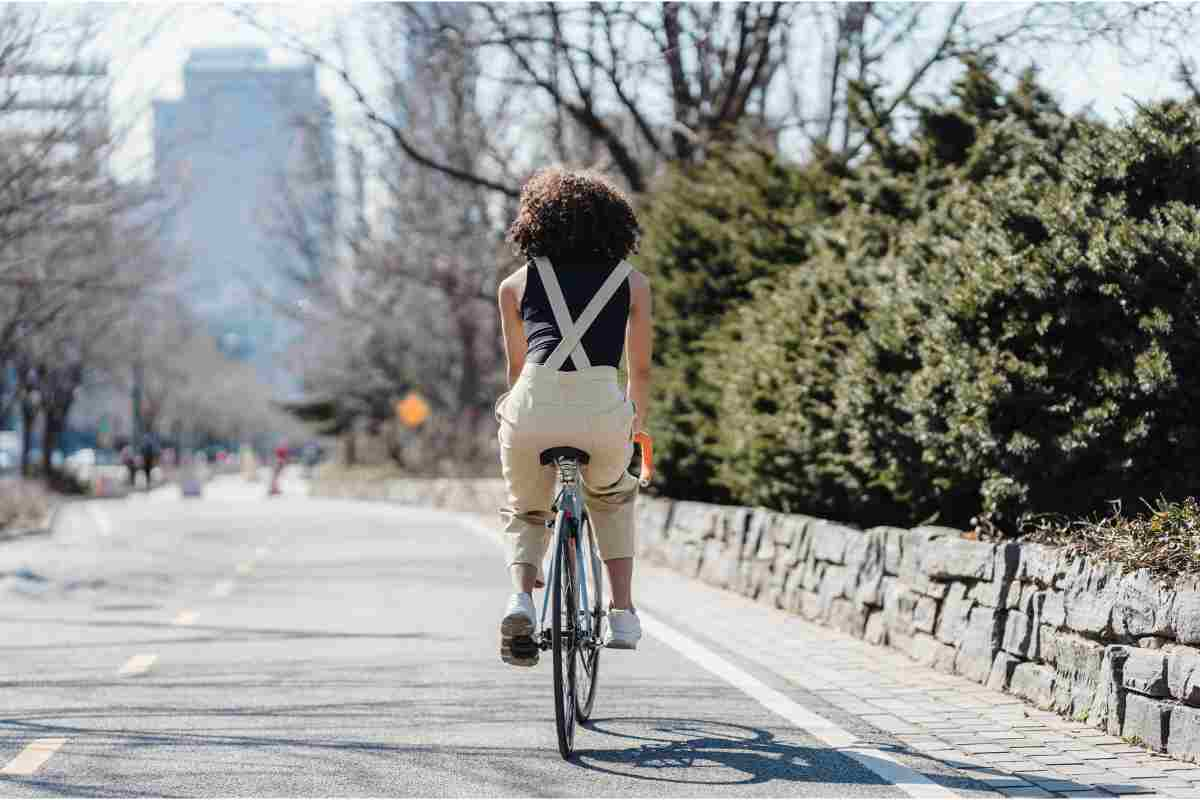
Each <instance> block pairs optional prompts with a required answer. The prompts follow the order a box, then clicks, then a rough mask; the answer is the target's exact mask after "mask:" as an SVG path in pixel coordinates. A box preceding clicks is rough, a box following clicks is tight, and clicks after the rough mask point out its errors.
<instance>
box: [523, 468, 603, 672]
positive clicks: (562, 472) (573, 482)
mask: <svg viewBox="0 0 1200 800" xmlns="http://www.w3.org/2000/svg"><path fill="white" fill-rule="evenodd" d="M556 465H557V466H558V473H559V474H558V477H559V483H560V489H559V492H558V496H557V497H556V498H555V501H554V506H553V510H554V511H555V518H556V519H558V518H559V516H558V512H562V517H561V518H562V520H563V521H564V522H565V523H566V524H567V525H569V526H570V530H559V529H556V530H555V531H554V538H553V541H552V546H553V547H554V549H553V550H552V551H551V552H552V554H553V555H552V557H551V561H550V572H549V574H547V576H546V587H547V594H546V595H544V596H543V598H542V613H541V615H540V619H539V622H538V631H539V639H538V647H539V649H541V650H548V649H550V647H551V646H552V642H551V640H550V636H549V635H547V630H548V628H547V627H546V612H547V610H548V609H549V607H550V602H549V597H548V591H549V588H550V587H552V586H555V585H556V582H555V578H556V577H557V576H558V574H559V571H560V570H561V569H562V568H563V564H562V557H563V552H564V548H563V546H562V537H564V536H566V537H568V538H569V540H570V543H571V544H573V547H572V548H571V549H572V553H571V557H572V559H573V561H574V568H575V569H574V572H575V585H576V587H577V590H578V594H579V597H578V603H577V604H576V608H577V614H578V616H579V619H576V620H573V621H572V623H573V627H574V630H575V636H576V639H577V641H578V642H579V643H580V644H582V645H584V646H587V647H603V642H602V641H601V621H600V620H599V619H596V620H593V619H592V604H591V603H589V602H588V600H589V596H591V595H594V596H595V598H596V604H597V605H599V607H600V608H601V609H603V602H604V584H603V578H602V577H601V574H600V571H601V567H600V564H601V561H600V554H599V550H598V547H597V545H596V537H595V531H594V529H593V528H592V523H591V517H590V515H589V514H588V510H587V505H586V504H585V503H584V502H583V497H582V494H581V493H580V491H579V464H578V462H576V461H575V460H573V459H568V458H562V459H559V460H558V461H557V462H556ZM585 521H586V522H587V523H588V531H589V532H588V537H587V539H588V552H587V553H585V552H584V545H583V536H581V535H580V534H581V532H582V530H583V523H584V522H585ZM548 524H552V523H548ZM585 557H590V558H591V560H592V569H591V573H592V581H594V582H595V585H594V586H589V579H588V572H589V570H588V569H587V567H586V562H585V561H584V559H585ZM589 590H590V593H589ZM601 613H603V611H601Z"/></svg>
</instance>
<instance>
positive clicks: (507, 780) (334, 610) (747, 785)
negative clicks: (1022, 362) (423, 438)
mask: <svg viewBox="0 0 1200 800" xmlns="http://www.w3.org/2000/svg"><path fill="white" fill-rule="evenodd" d="M288 488H289V493H286V494H285V496H284V497H281V498H273V499H267V498H264V497H263V496H262V494H263V487H262V486H260V485H251V484H244V483H241V482H240V481H238V480H237V479H232V478H226V479H221V480H219V481H217V482H216V483H214V484H213V485H212V486H211V487H210V489H209V491H208V492H207V494H206V497H205V498H204V499H201V500H194V499H193V500H182V499H179V498H178V493H177V492H176V491H175V490H172V489H165V490H159V491H158V492H155V493H153V494H152V495H149V496H138V497H134V498H132V499H129V500H121V501H95V502H90V503H86V504H77V505H74V506H71V507H70V508H69V509H68V510H66V511H64V512H63V513H62V514H60V516H59V519H58V521H57V524H56V529H55V531H54V534H53V535H52V536H50V537H41V538H35V539H27V540H23V541H20V542H14V543H9V544H6V545H0V767H4V765H6V764H7V765H8V767H6V768H4V769H0V796H4V797H10V796H11V797H26V796H37V797H46V796H62V795H71V796H132V795H153V796H167V797H169V796H269V797H270V796H464V795H465V796H571V797H580V796H589V797H592V796H598V797H616V796H634V797H650V796H653V797H660V796H693V797H694V796H713V795H716V796H738V797H741V796H772V797H781V796H843V797H844V796H872V797H902V796H906V794H913V795H918V796H919V795H922V794H925V795H929V796H947V795H949V794H950V792H949V791H948V790H947V789H945V788H944V785H948V786H951V787H953V788H954V789H955V791H957V792H958V793H960V794H964V795H965V794H971V793H973V792H971V791H970V789H971V788H973V787H970V785H969V782H966V783H964V782H963V781H956V780H955V778H954V776H946V777H945V778H940V777H938V776H936V775H935V776H934V778H935V779H936V780H938V781H939V782H938V783H929V782H928V781H925V783H922V782H921V781H924V780H925V779H923V778H921V776H919V775H917V774H916V773H915V772H913V771H912V770H911V769H909V767H910V766H914V765H912V764H908V765H906V763H905V762H901V761H896V760H891V761H889V760H887V757H886V756H883V759H884V760H880V754H879V752H877V751H869V752H867V751H862V748H859V750H858V751H857V752H856V751H855V750H854V748H852V747H849V748H848V747H838V746H835V745H836V744H837V741H838V738H837V737H838V736H841V735H843V734H845V733H846V732H847V731H851V735H852V736H853V735H858V734H863V729H862V727H861V726H858V727H857V728H855V725H854V721H853V720H846V719H838V718H837V717H836V716H831V715H830V712H829V709H823V708H821V707H819V704H817V703H816V702H815V701H812V702H810V698H808V696H806V695H805V694H804V692H803V691H802V690H801V689H799V688H798V687H789V686H788V685H786V682H783V681H781V680H778V679H775V678H773V677H772V676H769V675H763V674H761V672H759V673H755V672H754V670H751V669H749V668H747V667H746V665H744V664H741V665H740V666H739V663H740V662H739V661H738V659H737V656H736V654H735V653H730V652H723V651H722V650H721V648H720V645H719V643H713V642H710V641H706V640H704V638H703V621H702V620H695V619H692V620H688V619H677V618H674V617H672V616H670V615H666V614H662V613H658V612H654V611H653V610H650V611H648V612H647V613H648V614H651V616H650V620H651V625H649V626H648V634H653V635H647V636H646V638H644V639H643V642H642V646H641V647H640V648H639V650H638V651H636V652H633V653H627V652H617V651H607V652H606V653H605V654H604V656H603V665H602V673H601V681H602V684H601V688H600V694H599V698H598V701H597V707H596V711H595V720H594V724H592V725H591V726H590V727H588V728H585V729H580V730H578V731H577V734H576V746H577V748H578V757H577V759H576V760H575V761H573V762H564V761H563V760H562V759H561V758H560V756H559V754H558V751H557V748H556V745H555V733H554V712H553V705H552V702H553V697H552V682H551V671H550V663H549V659H548V658H543V661H542V664H540V665H539V666H538V667H536V668H534V669H517V668H513V667H509V666H507V665H505V664H503V663H502V662H501V661H500V660H499V656H498V632H497V625H498V620H499V616H500V614H501V612H502V610H503V606H504V603H505V600H506V599H507V593H508V591H509V589H508V583H507V579H506V575H505V570H504V564H503V559H502V554H501V551H500V550H499V548H498V547H497V545H496V543H495V541H494V540H493V539H492V538H491V537H489V536H488V535H487V533H486V531H484V530H481V526H480V525H479V524H478V523H476V524H471V522H470V520H467V519H465V518H463V517H461V516H456V515H451V514H444V513H438V512H432V511H424V510H414V509H405V508H400V507H395V506H387V505H383V504H370V503H354V502H347V501H324V500H313V499H308V498H306V497H302V496H300V492H301V491H302V487H298V486H297V485H295V484H292V485H290V486H289V487H288ZM648 574H649V573H645V572H644V573H642V574H641V577H640V580H643V581H644V580H647V578H646V576H647V575H648ZM781 698H783V699H782V700H781ZM787 703H791V705H790V706H788V705H787ZM781 704H782V705H781ZM789 709H790V710H789ZM806 715H810V716H806ZM815 715H822V716H815ZM824 723H828V724H827V725H824ZM866 733H867V734H870V733H872V732H871V731H866ZM876 733H877V732H876ZM866 738H867V739H868V740H870V741H872V742H874V743H875V744H878V745H880V746H881V747H883V749H884V750H886V738H880V737H878V736H875V737H872V736H870V735H867V736H866ZM831 743H832V744H831ZM14 765H15V766H14ZM915 766H916V767H917V768H918V769H919V768H920V766H921V765H919V764H917V765H915ZM5 772H7V773H8V774H4V773H5ZM910 778H913V779H915V780H916V781H917V783H916V784H915V785H909V786H904V785H896V784H897V783H900V784H903V783H904V781H905V780H907V779H910ZM964 789H965V790H964Z"/></svg>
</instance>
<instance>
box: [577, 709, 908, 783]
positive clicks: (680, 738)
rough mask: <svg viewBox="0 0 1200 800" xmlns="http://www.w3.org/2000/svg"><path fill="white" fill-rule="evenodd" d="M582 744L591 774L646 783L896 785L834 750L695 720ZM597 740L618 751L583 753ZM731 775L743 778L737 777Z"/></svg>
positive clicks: (627, 725)
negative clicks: (599, 773) (618, 776)
mask: <svg viewBox="0 0 1200 800" xmlns="http://www.w3.org/2000/svg"><path fill="white" fill-rule="evenodd" d="M582 727H583V730H585V731H586V732H587V734H591V735H587V736H586V739H585V740H584V741H580V738H582V737H579V736H578V734H577V735H576V736H577V738H576V740H575V746H576V748H577V749H576V751H575V756H576V761H577V763H578V764H579V765H580V766H582V767H584V768H585V769H589V770H594V771H596V772H603V773H607V774H610V775H620V776H623V777H628V778H636V779H640V780H652V781H660V782H665V783H678V784H696V785H706V786H745V785H750V784H758V783H766V782H768V781H790V782H805V783H830V784H837V783H843V784H845V783H854V784H860V785H863V784H865V785H869V786H880V787H883V786H890V785H891V784H889V783H888V782H887V781H885V780H884V779H883V778H881V777H879V776H878V775H876V774H875V773H873V772H871V771H870V770H868V769H866V768H865V767H863V766H862V765H861V764H859V763H858V762H857V761H854V760H853V759H851V758H849V757H847V756H844V755H840V754H839V755H838V756H836V757H835V758H832V759H831V758H830V754H831V753H835V752H836V751H832V750H830V749H829V748H827V747H813V746H805V745H798V744H793V743H790V742H786V741H782V740H780V739H778V738H776V736H775V734H773V733H771V732H770V731H768V730H764V729H762V728H755V727H752V726H748V725H738V724H734V723H731V722H720V721H716V720H707V719H694V718H650V717H640V718H639V717H620V718H608V719H596V720H592V721H591V722H589V723H587V724H586V725H584V726H582ZM596 734H599V735H601V736H607V737H610V738H611V744H612V746H611V747H582V746H581V745H584V744H588V743H591V742H592V741H595V739H596ZM730 773H734V774H739V775H741V776H742V777H738V778H730V777H729V776H730Z"/></svg>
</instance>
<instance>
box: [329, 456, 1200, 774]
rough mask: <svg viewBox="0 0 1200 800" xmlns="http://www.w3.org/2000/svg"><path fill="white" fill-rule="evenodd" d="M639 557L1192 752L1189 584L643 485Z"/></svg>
mask: <svg viewBox="0 0 1200 800" xmlns="http://www.w3.org/2000/svg"><path fill="white" fill-rule="evenodd" d="M318 487H319V488H316V489H315V491H316V493H319V494H322V495H324V496H336V497H357V498H363V499H375V500H390V501H393V502H401V503H406V504H411V505H426V506H430V505H432V506H435V507H442V508H454V509H458V510H467V511H482V512H491V511H494V510H495V509H496V508H498V507H499V505H500V504H501V502H502V500H503V496H504V495H503V484H502V483H501V482H500V481H495V480H490V481H489V480H480V481H453V480H437V481H388V482H381V483H378V484H375V485H364V484H359V485H351V484H346V485H337V484H330V483H328V482H320V483H319V484H318ZM638 554H639V556H641V557H643V558H647V559H649V560H651V561H653V562H656V563H659V564H663V565H666V566H669V567H671V568H673V569H675V570H677V571H679V572H682V573H684V574H686V575H689V576H692V577H695V578H698V579H699V580H702V581H704V582H705V583H708V584H711V585H713V586H717V587H720V588H722V589H728V590H731V591H734V592H738V593H739V594H742V595H745V596H747V597H750V598H753V599H755V600H757V601H758V602H761V603H764V604H766V605H769V606H773V607H776V608H781V609H784V610H786V611H789V612H792V613H795V614H799V615H800V616H802V617H804V618H806V619H808V620H811V621H813V622H818V623H821V624H824V625H828V626H830V627H833V628H836V629H837V630H840V631H843V632H845V633H848V634H851V635H853V636H857V637H859V638H861V639H865V640H867V641H868V642H871V643H872V644H877V645H886V646H889V647H894V648H896V649H899V650H901V651H902V652H904V653H906V654H907V655H909V656H910V657H911V658H913V659H914V660H916V661H918V662H920V663H922V664H927V665H929V666H931V667H933V668H935V669H939V670H943V671H946V672H953V673H957V674H959V675H963V676H965V677H967V678H970V679H971V680H974V681H977V682H979V683H986V684H987V685H989V686H991V687H993V688H995V689H999V690H1002V691H1006V692H1009V693H1011V694H1015V695H1017V696H1020V697H1022V698H1024V699H1026V700H1028V701H1029V702H1031V703H1034V704H1036V705H1037V706H1039V707H1041V708H1045V709H1052V710H1054V711H1057V712H1059V713H1061V714H1063V715H1065V716H1069V717H1071V718H1074V719H1077V720H1080V721H1084V722H1086V723H1088V724H1090V725H1094V726H1096V727H1098V728H1102V729H1105V730H1107V731H1108V732H1109V733H1112V734H1114V735H1120V736H1123V737H1125V738H1127V739H1129V740H1131V741H1137V742H1140V743H1142V744H1144V745H1145V746H1147V747H1149V748H1151V749H1154V750H1157V751H1160V752H1168V753H1170V754H1171V755H1173V756H1175V757H1176V758H1183V759H1187V760H1191V761H1197V760H1200V649H1198V648H1197V647H1196V646H1197V645H1200V582H1198V581H1197V580H1195V579H1188V580H1180V581H1178V582H1176V583H1174V584H1171V585H1165V584H1161V583H1159V582H1158V581H1156V580H1155V579H1153V578H1152V577H1151V576H1150V575H1149V573H1147V572H1146V571H1144V570H1143V571H1139V572H1134V573H1126V574H1122V573H1121V572H1120V570H1119V569H1117V568H1116V567H1115V566H1114V565H1111V564H1102V563H1095V562H1093V561H1091V560H1089V559H1085V558H1068V557H1066V556H1065V555H1064V554H1062V553H1061V552H1060V551H1058V550H1057V549H1055V548H1051V547H1045V546H1042V545H1037V544H1014V543H1000V544H996V543H986V542H977V541H971V540H967V539H964V538H962V536H961V535H960V532H959V531H957V530H953V529H949V528H941V527H920V528H916V529H912V530H907V529H902V528H890V527H880V528H872V529H870V530H868V531H860V530H856V529H854V528H850V527H847V526H845V525H840V524H837V523H833V522H829V521H826V520H822V519H817V518H813V517H806V516H803V515H799V514H781V513H776V512H771V511H766V510H764V509H751V508H742V507H736V506H715V505H709V504H705V503H692V502H675V501H670V500H663V499H653V498H646V497H643V498H641V499H640V500H639V501H638Z"/></svg>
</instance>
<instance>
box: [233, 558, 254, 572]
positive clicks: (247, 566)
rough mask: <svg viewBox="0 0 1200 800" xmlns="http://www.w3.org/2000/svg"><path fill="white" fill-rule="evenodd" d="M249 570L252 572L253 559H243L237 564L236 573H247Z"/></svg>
mask: <svg viewBox="0 0 1200 800" xmlns="http://www.w3.org/2000/svg"><path fill="white" fill-rule="evenodd" d="M251 572H254V562H253V561H243V562H242V563H240V564H238V565H237V574H238V575H249V574H250V573H251Z"/></svg>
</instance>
